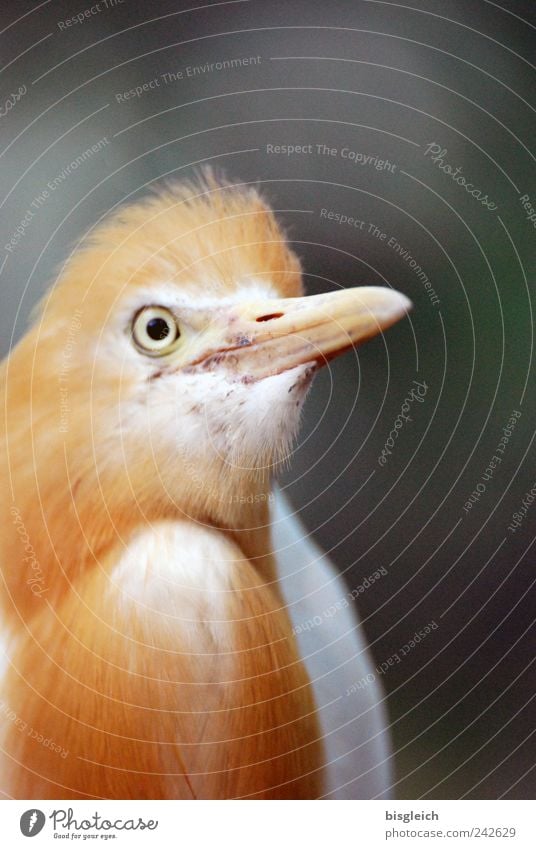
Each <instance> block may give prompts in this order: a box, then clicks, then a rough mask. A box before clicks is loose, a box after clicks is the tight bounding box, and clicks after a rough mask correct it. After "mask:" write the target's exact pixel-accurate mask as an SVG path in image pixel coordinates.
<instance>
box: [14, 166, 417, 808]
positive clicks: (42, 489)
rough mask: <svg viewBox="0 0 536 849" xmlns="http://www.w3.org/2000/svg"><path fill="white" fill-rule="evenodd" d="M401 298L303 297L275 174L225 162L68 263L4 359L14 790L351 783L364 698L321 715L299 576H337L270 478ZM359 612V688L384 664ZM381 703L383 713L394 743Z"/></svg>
mask: <svg viewBox="0 0 536 849" xmlns="http://www.w3.org/2000/svg"><path fill="white" fill-rule="evenodd" d="M410 306H411V305H410V301H409V300H408V298H406V296H405V295H403V294H401V293H399V292H397V291H395V290H394V289H392V288H390V287H388V286H382V287H378V286H357V287H351V288H337V289H335V290H333V291H327V292H323V293H320V294H315V295H305V294H304V287H303V271H302V264H301V260H300V259H299V257H298V256H297V254H296V252H295V251H294V250H293V249H292V247H291V242H290V238H289V236H288V234H287V232H286V231H285V229H284V228H283V226H282V224H281V223H280V222H279V221H278V219H277V217H276V214H275V213H274V211H273V209H272V207H271V205H270V203H269V202H268V201H267V200H266V199H265V197H264V195H263V193H262V192H261V190H260V189H259V187H258V185H257V184H252V183H246V182H243V183H240V182H232V181H230V180H227V179H226V178H225V177H224V176H221V175H219V174H215V173H214V172H213V171H211V170H208V169H205V170H204V171H203V172H202V173H201V174H198V175H196V176H195V177H193V178H192V179H190V180H184V181H177V182H171V183H165V184H163V185H159V186H157V187H156V188H155V189H154V190H151V191H150V192H148V193H147V194H146V195H145V196H143V197H142V198H141V199H139V200H134V201H131V202H130V203H124V204H122V205H120V206H118V208H117V209H115V210H113V211H111V212H110V213H109V214H108V215H107V216H106V217H105V218H103V220H102V221H99V222H97V224H96V225H95V226H94V227H93V228H92V229H91V230H90V232H88V233H87V234H86V236H85V238H84V239H83V240H82V241H81V244H80V245H79V246H77V248H76V249H75V250H73V251H72V252H71V254H70V256H68V257H67V258H66V260H65V262H64V263H63V265H62V266H61V268H60V269H59V270H58V273H57V277H56V279H55V280H54V283H53V285H52V287H51V288H50V289H49V291H48V292H47V294H46V295H45V296H44V297H43V299H42V300H41V302H40V304H39V305H38V307H37V308H36V310H35V312H34V315H33V316H32V320H31V323H30V326H29V328H28V330H27V332H26V333H25V335H24V336H23V337H22V338H21V339H20V341H19V342H18V343H17V344H16V345H15V346H14V348H13V349H12V351H11V352H10V354H9V356H8V357H7V358H6V359H5V360H4V361H3V363H2V365H1V372H0V382H1V387H2V396H3V407H4V411H5V414H4V423H3V430H2V436H1V440H0V464H1V478H2V481H3V484H2V491H1V494H0V504H1V512H2V516H3V517H4V521H3V527H2V531H1V535H0V568H1V571H2V581H1V587H0V603H1V607H2V623H3V624H2V645H3V656H4V660H3V666H2V669H1V672H0V679H1V680H0V723H1V732H0V749H1V752H0V790H1V791H2V792H3V794H4V795H5V796H7V797H9V798H15V799H17V798H18V799H88V798H89V799H243V798H252V799H317V798H337V786H338V785H344V786H347V785H348V786H351V780H352V773H351V770H350V772H348V768H347V767H346V773H344V770H343V771H342V772H341V771H340V770H339V772H337V762H339V763H341V762H342V760H343V759H344V757H343V756H344V751H341V743H340V740H341V738H340V737H337V728H338V723H340V724H348V723H347V722H346V721H345V722H342V720H344V716H348V710H350V711H351V710H352V709H354V708H351V707H350V708H345V710H346V714H344V711H343V714H339V715H336V716H335V720H333V717H332V720H331V725H330V727H329V729H328V730H326V728H327V726H326V723H325V717H326V715H328V714H329V704H328V702H329V701H330V699H329V698H328V697H329V692H328V693H327V694H326V692H325V689H324V690H322V687H323V685H324V683H325V680H326V676H327V677H329V675H328V672H329V670H327V669H326V670H324V672H323V673H322V674H320V673H319V672H318V669H316V668H315V664H314V656H315V655H318V653H319V651H320V650H321V648H322V639H324V638H323V637H321V636H320V629H318V632H317V634H316V635H315V634H314V633H313V632H312V631H311V633H310V634H309V635H307V634H305V635H302V636H301V637H298V636H297V634H298V632H299V628H298V627H297V624H296V623H297V622H299V620H300V617H303V616H306V615H307V594H308V591H312V590H313V589H318V588H320V587H322V586H325V593H327V595H325V596H324V598H326V599H327V600H328V601H329V600H330V599H332V598H333V597H334V596H337V592H339V593H340V591H341V590H342V592H343V593H344V592H345V591H344V589H343V584H342V583H341V579H340V578H339V577H338V576H337V574H336V571H335V569H334V567H333V564H330V563H329V561H328V560H327V558H325V556H324V555H323V554H322V552H321V551H320V549H319V548H318V547H316V544H315V543H314V541H312V540H308V539H307V533H306V532H305V530H304V529H303V527H302V526H301V525H300V524H299V521H298V520H297V519H296V518H294V519H293V518H292V514H293V511H292V508H291V507H290V505H289V503H288V502H287V501H286V500H285V497H284V495H283V494H282V492H281V490H280V489H278V487H277V483H276V477H277V472H278V470H279V469H280V468H281V467H282V465H284V464H285V462H287V460H288V457H289V454H290V452H291V450H292V446H293V444H294V442H295V439H296V435H297V433H298V430H299V424H300V419H301V415H302V410H303V406H304V402H305V399H306V396H307V394H308V391H309V389H310V387H311V384H312V382H313V379H314V376H315V374H316V373H317V371H318V369H319V368H321V367H322V366H323V365H325V364H326V363H329V362H330V361H331V359H332V358H334V357H335V356H338V355H339V354H341V353H343V352H344V351H347V350H350V349H352V348H353V347H354V346H355V345H357V344H360V343H362V342H364V341H366V340H367V339H369V338H371V337H373V336H375V335H376V334H378V333H381V332H383V331H384V330H386V329H387V328H388V327H390V326H391V325H392V324H394V323H395V322H397V321H398V320H399V319H401V318H403V317H404V316H405V315H406V314H407V313H408V310H409V309H410ZM287 519H288V520H289V521H288V522H287ZM300 552H301V553H300ZM300 558H301V561H300ZM352 616H353V614H352V611H348V610H345V611H343V616H342V618H341V619H340V623H341V624H340V625H339V626H338V627H339V628H341V627H342V632H341V633H340V634H339V636H340V638H341V642H340V643H339V645H340V646H343V647H344V646H345V647H346V648H345V652H346V655H345V658H344V664H345V667H346V671H345V672H344V675H346V679H343V680H353V679H354V678H355V675H356V673H358V672H359V670H360V669H361V668H362V666H361V667H360V665H359V664H360V663H361V664H363V663H365V665H366V663H369V662H370V661H369V659H368V655H367V649H366V644H365V643H364V642H363V634H362V633H361V632H360V631H359V625H358V622H357V620H355V619H353V618H352ZM345 634H346V636H345ZM304 639H305V642H304ZM308 639H309V640H313V642H312V643H311V642H309V643H308V642H307V640H308ZM315 640H317V642H318V641H320V642H319V643H318V645H316V644H315V643H314V641H315ZM300 646H301V647H300ZM308 646H309V648H308ZM319 647H320V648H319ZM336 651H337V647H336V646H335V660H336V658H337V655H336ZM348 652H350V653H349V654H348ZM352 653H353V656H354V659H353V661H352ZM309 655H310V656H309ZM359 656H360V657H359ZM324 662H325V661H324ZM352 663H353V665H352ZM334 665H337V664H336V663H335V664H334ZM352 670H353V671H352ZM348 676H350V677H348ZM317 679H319V680H317ZM339 684H340V681H339ZM373 689H374V688H371V690H370V693H371V694H372V693H373ZM340 696H341V693H340V692H338V693H336V694H335V697H334V698H333V701H337V699H339V701H340ZM371 697H372V696H371ZM367 698H369V696H367ZM326 700H327V701H326ZM381 700H382V697H381V694H380V693H379V691H378V692H375V695H374V698H373V699H372V701H371V702H370V706H369V708H367V710H369V709H372V707H374V704H375V702H376V701H378V705H376V713H374V712H373V714H372V716H373V717H375V719H374V721H372V725H369V726H367V728H369V730H370V729H372V731H374V733H371V736H372V737H374V738H375V740H376V743H372V744H371V745H377V743H378V741H381V746H383V749H381V751H379V754H378V749H377V748H376V749H374V752H375V753H376V755H378V757H379V756H380V755H381V754H382V752H383V754H384V760H387V759H388V757H389V755H388V739H387V731H386V728H385V727H384V725H385V723H384V716H383V714H382V711H383V707H382V705H381V704H380V703H381ZM347 702H348V700H347ZM365 712H366V711H365ZM341 716H342V720H341ZM350 716H351V714H350ZM378 716H379V717H380V719H379V720H378ZM382 717H383V718H382ZM377 720H378V721H377ZM374 722H376V725H374ZM328 725H329V722H328ZM374 729H375V730H374ZM340 733H341V734H344V729H343V730H342V731H341V732H340ZM343 739H344V738H343ZM352 739H353V742H354V746H353V747H352V748H355V749H356V750H359V748H360V744H361V747H363V746H364V745H365V742H366V741H365V740H359V738H358V739H355V738H352ZM333 744H334V746H333ZM337 745H338V750H337ZM344 745H346V742H345V744H344ZM342 748H343V749H344V746H343V747H342ZM376 755H375V756H376ZM356 757H357V763H359V752H358V751H356ZM352 763H353V761H352ZM367 763H368V762H367V761H366V758H365V765H366V764H367ZM352 769H354V767H352ZM378 769H379V771H380V773H382V769H383V767H382V766H381V764H379V765H378ZM373 771H374V765H372V766H370V764H369V766H366V768H365V772H373ZM377 774H379V773H377ZM355 775H356V773H355V769H354V777H355ZM345 776H346V777H345ZM382 776H383V777H380V779H378V781H377V782H376V785H373V786H374V789H375V790H377V792H378V793H380V794H381V792H383V790H384V786H383V785H384V784H385V781H386V774H385V773H382ZM382 782H383V785H382ZM341 792H342V796H344V790H342V791H341Z"/></svg>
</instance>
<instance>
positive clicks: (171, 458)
mask: <svg viewBox="0 0 536 849" xmlns="http://www.w3.org/2000/svg"><path fill="white" fill-rule="evenodd" d="M408 308H409V301H408V300H407V298H405V297H404V296H403V295H401V294H399V293H397V292H395V291H393V290H391V289H388V288H378V287H363V288H353V289H343V290H339V291H335V292H329V293H326V294H321V295H315V296H309V297H306V296H304V295H303V289H302V276H301V268H300V263H299V260H298V258H297V257H296V255H295V254H294V253H293V251H292V250H291V249H290V247H289V244H288V241H287V239H286V237H285V234H284V233H283V232H282V230H281V228H280V227H279V225H278V223H277V221H276V219H275V216H274V214H273V212H272V211H271V210H270V208H269V207H268V206H267V204H266V203H265V202H264V200H263V199H262V198H261V197H260V195H259V193H258V192H257V190H255V189H253V188H247V187H236V186H232V185H228V184H226V183H224V182H221V181H216V180H215V178H214V177H212V176H211V175H210V174H208V175H205V178H204V180H203V181H202V182H201V183H200V184H199V185H193V184H183V185H179V186H175V187H170V188H165V189H164V190H160V191H159V192H158V193H155V194H154V195H153V196H151V197H150V198H148V199H145V200H144V201H142V202H139V203H134V204H132V205H130V206H125V207H124V208H122V209H120V210H119V211H118V212H116V213H115V214H114V215H112V216H111V217H109V218H108V219H107V220H106V221H105V222H104V223H102V224H100V225H99V226H97V227H96V228H95V230H94V231H93V233H92V234H91V235H90V236H89V238H88V239H87V240H86V242H85V245H84V246H83V248H82V249H80V250H78V251H76V252H75V253H74V254H73V256H72V257H71V258H70V259H69V260H68V261H67V263H66V264H65V266H64V268H63V270H62V271H61V273H60V275H59V278H58V281H57V283H56V285H55V286H54V287H53V289H52V290H51V292H50V293H49V295H48V296H47V297H46V298H45V300H44V302H43V304H42V308H41V312H40V315H39V317H38V318H37V320H36V323H35V324H34V327H33V329H32V330H31V332H30V333H29V334H28V335H27V337H26V338H25V339H24V340H23V341H22V343H21V344H20V345H19V347H18V349H17V350H16V351H15V352H14V353H13V355H12V360H11V365H10V368H9V371H10V375H11V377H10V378H9V379H8V381H7V383H8V393H9V391H12V393H13V397H12V401H13V403H12V404H11V405H10V407H11V409H13V406H16V399H17V398H19V399H24V401H23V403H24V404H26V405H27V404H28V402H29V403H30V406H31V408H32V410H33V413H32V420H33V422H34V423H35V422H36V421H39V422H41V423H43V426H42V427H41V428H34V432H33V433H32V434H31V440H30V442H31V443H32V444H33V446H34V453H33V456H34V459H35V463H36V464H37V465H38V466H39V468H37V469H36V476H37V479H39V476H40V475H41V476H42V477H43V478H44V477H47V478H50V477H51V476H52V478H53V477H54V473H55V474H56V475H59V476H62V475H63V471H62V470H63V469H67V477H68V481H69V487H70V488H71V492H72V494H73V498H74V499H75V500H76V499H77V498H80V497H82V495H83V494H84V493H85V495H86V499H85V502H86V503H92V504H93V505H94V507H95V509H99V512H100V513H102V508H97V503H98V502H102V501H103V500H104V502H106V505H107V506H108V508H109V509H110V510H112V509H115V511H116V513H117V510H120V509H122V510H123V511H125V512H126V513H128V512H129V511H132V510H133V509H137V508H138V507H140V506H141V509H142V511H143V512H144V513H145V515H147V514H148V513H150V512H151V510H154V509H155V506H157V505H159V509H160V510H162V511H164V512H165V510H166V509H168V508H169V507H170V505H173V507H174V508H177V507H178V508H179V510H181V511H182V512H183V513H185V514H186V515H191V516H195V517H203V518H204V517H207V516H212V517H213V516H218V517H219V518H220V520H221V521H226V520H228V521H232V520H231V514H232V513H233V509H234V508H233V506H232V505H240V503H241V501H243V496H244V494H246V495H247V496H250V497H255V498H256V499H260V500H264V499H265V498H266V492H267V480H268V478H269V475H270V473H271V471H272V470H273V468H274V465H275V464H277V463H279V462H280V461H281V460H282V459H283V458H284V457H285V455H286V454H287V452H288V450H289V447H290V446H291V444H292V440H293V439H294V437H295V435H296V432H297V429H298V425H299V419H300V413H301V409H302V406H303V402H304V399H305V397H306V394H307V391H308V388H309V386H310V384H311V380H312V377H313V375H314V373H315V371H316V370H317V369H318V368H319V367H320V366H321V365H322V364H324V363H326V362H327V361H328V360H329V359H331V358H332V357H334V356H336V355H337V354H339V353H341V352H342V351H344V350H346V349H348V348H350V347H352V346H353V345H356V344H358V343H360V342H362V341H364V340H366V339H368V338H370V337H371V336H374V335H375V334H377V333H379V332H381V331H382V330H384V329H385V328H387V327H388V326H390V325H391V324H393V323H394V322H395V321H397V320H398V319H399V318H401V317H402V316H403V315H404V314H405V313H406V312H407V310H408ZM10 381H11V389H9V386H10ZM17 381H22V384H23V385H24V387H25V388H24V389H23V390H22V391H18V393H17V388H16V387H17ZM18 421H19V425H18V428H19V430H20V429H21V425H20V421H21V419H20V416H19V419H18ZM28 421H29V420H28ZM26 437H27V438H28V439H29V438H30V437H29V435H28V434H27V435H26ZM28 444H30V443H29V442H26V446H27V445H28ZM56 486H57V482H56ZM133 505H136V508H134V507H133ZM166 505H167V507H166Z"/></svg>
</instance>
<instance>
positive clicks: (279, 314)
mask: <svg viewBox="0 0 536 849" xmlns="http://www.w3.org/2000/svg"><path fill="white" fill-rule="evenodd" d="M283 315H284V313H282V312H271V313H268V315H260V316H259V317H258V319H257V321H272V319H274V318H281V317H282V316H283Z"/></svg>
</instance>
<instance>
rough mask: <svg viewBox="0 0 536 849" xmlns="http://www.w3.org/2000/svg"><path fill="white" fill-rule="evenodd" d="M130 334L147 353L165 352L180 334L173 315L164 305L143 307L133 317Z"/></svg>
mask: <svg viewBox="0 0 536 849" xmlns="http://www.w3.org/2000/svg"><path fill="white" fill-rule="evenodd" d="M132 335H133V337H134V341H135V343H136V345H137V346H138V348H141V349H142V351H144V352H145V353H147V354H153V355H155V354H165V353H167V351H168V350H169V348H171V346H172V345H173V343H174V342H176V341H177V339H178V338H179V336H180V331H179V328H178V326H177V322H176V321H175V318H174V316H173V315H172V313H170V311H169V310H167V309H164V307H144V309H142V310H141V311H140V312H139V313H138V314H137V315H136V317H135V319H134V324H133V326H132Z"/></svg>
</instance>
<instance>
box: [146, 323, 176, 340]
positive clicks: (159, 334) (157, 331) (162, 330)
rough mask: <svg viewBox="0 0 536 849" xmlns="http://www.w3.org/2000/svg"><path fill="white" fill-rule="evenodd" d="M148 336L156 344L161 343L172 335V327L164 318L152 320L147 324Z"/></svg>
mask: <svg viewBox="0 0 536 849" xmlns="http://www.w3.org/2000/svg"><path fill="white" fill-rule="evenodd" d="M146 329H147V336H149V338H150V339H154V341H155V342H161V341H162V340H163V339H165V338H166V337H167V336H169V334H170V327H169V324H168V323H167V321H166V320H165V319H164V318H151V320H150V321H148V322H147V328H146Z"/></svg>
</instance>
